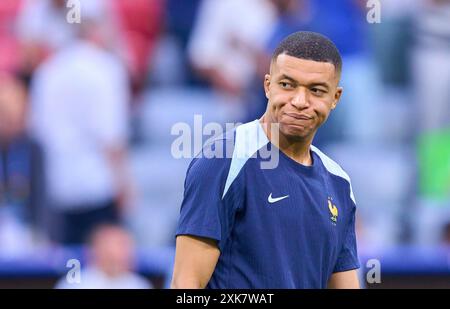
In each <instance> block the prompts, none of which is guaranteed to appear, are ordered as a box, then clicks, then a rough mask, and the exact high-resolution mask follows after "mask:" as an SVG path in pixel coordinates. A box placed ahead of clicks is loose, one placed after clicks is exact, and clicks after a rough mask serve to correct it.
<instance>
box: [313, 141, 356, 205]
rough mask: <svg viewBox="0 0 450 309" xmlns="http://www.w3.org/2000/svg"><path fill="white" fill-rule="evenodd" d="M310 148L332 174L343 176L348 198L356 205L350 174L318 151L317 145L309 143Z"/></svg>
mask: <svg viewBox="0 0 450 309" xmlns="http://www.w3.org/2000/svg"><path fill="white" fill-rule="evenodd" d="M311 150H312V151H314V152H315V153H316V154H317V155H318V156H319V157H320V159H321V160H322V163H323V165H324V166H325V168H326V169H327V170H328V172H330V173H331V174H333V175H336V176H339V177H342V178H344V179H345V180H347V181H348V183H349V185H350V198H351V199H352V201H353V203H355V205H356V201H355V196H354V194H353V188H352V182H351V180H350V176H348V174H347V173H346V172H345V171H344V170H343V169H342V167H341V166H340V165H339V164H337V163H336V162H335V161H333V160H332V159H330V157H328V156H327V155H326V154H324V153H323V152H322V151H320V150H319V149H318V148H317V147H315V146H313V145H311Z"/></svg>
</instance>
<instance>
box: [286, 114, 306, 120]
mask: <svg viewBox="0 0 450 309" xmlns="http://www.w3.org/2000/svg"><path fill="white" fill-rule="evenodd" d="M285 115H286V116H288V117H291V118H294V119H297V120H311V119H312V117H310V116H308V115H303V114H295V113H285Z"/></svg>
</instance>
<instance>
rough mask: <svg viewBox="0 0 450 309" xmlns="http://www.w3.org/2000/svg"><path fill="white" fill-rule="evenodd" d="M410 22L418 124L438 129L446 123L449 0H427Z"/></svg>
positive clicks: (449, 111)
mask: <svg viewBox="0 0 450 309" xmlns="http://www.w3.org/2000/svg"><path fill="white" fill-rule="evenodd" d="M414 24H415V28H416V30H415V31H414V34H415V47H414V50H413V57H412V77H413V81H414V90H415V93H414V98H415V101H416V104H417V109H418V111H417V112H418V119H417V120H418V125H419V126H418V127H419V129H420V131H422V132H423V131H430V130H439V129H442V128H445V127H446V126H449V125H450V108H449V106H450V91H449V90H448V89H449V88H448V86H449V85H450V1H449V0H433V1H427V2H426V3H425V4H424V7H423V9H422V10H420V13H419V14H418V15H417V16H416V18H415V23H414ZM437 73H438V76H437V75H436V74H437Z"/></svg>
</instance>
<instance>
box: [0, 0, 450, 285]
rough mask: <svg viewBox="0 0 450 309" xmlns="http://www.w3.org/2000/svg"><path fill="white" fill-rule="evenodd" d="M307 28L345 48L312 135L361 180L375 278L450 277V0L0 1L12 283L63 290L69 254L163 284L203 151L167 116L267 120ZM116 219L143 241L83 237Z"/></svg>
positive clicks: (4, 274)
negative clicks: (272, 68)
mask: <svg viewBox="0 0 450 309" xmlns="http://www.w3.org/2000/svg"><path fill="white" fill-rule="evenodd" d="M77 3H79V4H80V6H79V8H80V12H79V13H80V14H77V11H74V9H76V8H77V5H78V4H77ZM374 3H375V4H374ZM378 4H380V8H381V11H380V13H381V15H380V16H378V17H379V18H380V19H379V21H380V22H379V23H369V22H368V14H372V13H374V12H375V13H376V10H375V11H374V10H373V7H372V5H375V6H376V5H378ZM77 17H79V18H80V23H76V22H75V23H71V21H72V22H73V21H74V20H75V21H76V18H77ZM372 17H373V16H372ZM369 19H370V18H369ZM298 30H310V31H317V32H320V33H322V34H325V35H327V36H328V37H330V38H331V39H332V40H333V41H334V42H335V43H336V45H337V46H338V48H339V49H340V51H341V53H342V55H343V61H344V68H343V77H342V82H341V83H342V86H343V87H344V95H343V98H342V100H341V103H340V105H339V106H338V109H337V110H336V112H335V113H333V114H332V116H331V117H330V119H329V121H328V122H327V124H326V125H325V126H324V127H323V128H322V130H321V131H320V133H319V134H318V136H317V137H316V140H315V145H317V146H318V147H319V148H322V149H323V150H324V151H325V152H327V153H328V154H329V155H330V156H331V157H332V158H335V159H336V160H337V161H338V162H339V163H341V165H342V166H343V168H344V169H345V170H347V171H348V173H349V174H350V176H351V177H352V182H353V189H354V192H355V196H356V200H357V204H358V217H357V220H358V223H357V236H358V245H359V254H360V259H361V265H362V268H361V278H362V282H366V284H365V285H366V287H367V288H399V287H406V288H417V287H423V288H430V287H438V288H450V90H449V89H450V87H449V86H450V1H448V0H381V1H366V0H340V1H335V0H320V1H319V0H244V1H243V0H104V1H100V0H95V1H94V0H81V1H66V0H1V1H0V288H53V287H54V286H55V285H56V284H57V282H58V280H62V281H64V280H65V278H66V277H65V276H66V274H67V273H68V271H70V270H71V268H70V267H69V268H68V267H67V266H66V263H67V261H69V260H70V259H78V260H80V261H81V269H82V280H83V278H91V279H92V278H93V277H95V278H96V279H93V283H92V285H90V286H92V287H93V286H98V287H118V286H121V287H151V286H153V287H156V288H164V287H167V286H168V278H170V275H171V274H170V271H171V266H172V262H173V254H174V236H173V235H174V230H175V226H176V223H177V218H178V212H179V207H180V202H181V200H182V195H183V181H184V176H185V172H186V168H187V165H188V163H189V161H190V160H189V159H175V158H174V157H173V156H172V155H171V144H172V142H173V141H174V140H175V138H176V136H174V135H171V128H172V127H173V125H174V124H176V123H179V122H185V123H189V124H192V122H193V119H194V115H195V114H201V115H202V116H203V123H204V124H206V123H207V122H213V121H214V122H218V123H221V124H225V123H226V122H245V121H248V120H253V119H256V118H257V117H259V116H260V115H261V114H262V112H263V111H264V108H265V104H266V102H265V100H264V93H263V89H262V80H263V76H264V73H265V72H266V71H267V70H268V59H270V55H271V52H272V50H273V49H274V47H275V46H276V44H277V43H278V42H279V40H280V39H281V38H282V37H284V36H285V35H287V34H289V33H291V32H294V31H298ZM106 224H110V225H111V224H114V225H115V226H117V225H121V226H122V227H123V228H122V229H123V231H122V232H123V233H124V234H126V235H128V237H129V238H126V237H125V238H124V237H122V236H123V235H122V234H121V233H120V232H118V231H117V230H115V232H114V229H109V230H108V228H106V229H103V231H105V230H106V231H109V232H110V233H109V234H108V232H104V233H103V234H102V233H97V234H101V235H103V237H110V238H105V239H109V240H110V241H109V242H108V241H106V240H102V241H100V243H101V244H103V245H100V246H99V245H98V243H99V241H98V239H97V241H95V240H92V238H87V236H88V232H91V231H95V230H98V228H99V227H102V226H103V227H105V225H106ZM106 234H108V235H109V236H105V235H106ZM121 235H122V236H121ZM97 236H98V235H97ZM98 237H100V236H98ZM98 237H97V238H98ZM114 237H116V238H114ZM121 237H122V238H121ZM88 239H90V240H88ZM102 239H103V238H102ZM111 239H113V240H111ZM107 244H110V245H107ZM114 244H116V245H114ZM117 244H121V245H120V248H117V246H119V245H117ZM121 249H122V250H121ZM124 252H125V253H124ZM105 256H106V257H110V258H109V259H108V258H106V259H105ZM113 257H115V258H113ZM371 259H376V260H378V261H379V262H380V266H381V283H374V284H370V283H367V281H366V280H365V279H366V274H367V272H368V271H369V270H370V269H371V267H370V266H367V264H366V263H367V261H370V260H371ZM112 264H114V265H112ZM118 265H119V266H118ZM127 267H132V268H133V270H134V273H135V274H134V277H131V276H132V275H131V274H130V272H127V271H126V269H127ZM87 268H89V269H91V270H92V271H91V273H90V275H88V274H86V276H84V275H83V271H85V270H86V269H87ZM102 270H104V271H105V272H106V273H108V272H110V274H108V275H105V274H104V275H99V273H100V272H101V271H102ZM121 272H122V274H121ZM124 274H125V275H124ZM109 275H110V277H111V278H112V277H113V276H114V275H118V276H122V277H120V278H121V279H120V280H115V281H114V280H113V281H114V282H113V283H107V282H106V281H107V278H108V276H109ZM138 277H139V278H140V279H143V280H144V281H146V282H147V283H148V286H146V285H145V284H142V281H138V280H137V279H136V278H138ZM99 278H100V279H99ZM135 279H136V280H135ZM86 280H88V279H86ZM102 280H103V281H102ZM105 280H106V281H105ZM62 281H60V282H62ZM96 284H97V285H96ZM121 284H122V285H121ZM59 287H61V285H59Z"/></svg>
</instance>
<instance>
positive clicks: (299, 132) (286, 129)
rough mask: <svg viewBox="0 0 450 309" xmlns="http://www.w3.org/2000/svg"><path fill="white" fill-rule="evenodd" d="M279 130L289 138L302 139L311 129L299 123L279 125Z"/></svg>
mask: <svg viewBox="0 0 450 309" xmlns="http://www.w3.org/2000/svg"><path fill="white" fill-rule="evenodd" d="M280 132H281V133H282V134H283V135H284V136H286V137H288V138H290V139H299V140H303V139H305V138H307V137H308V136H310V134H311V131H310V130H309V129H307V128H305V127H303V126H299V125H286V124H285V125H280Z"/></svg>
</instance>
